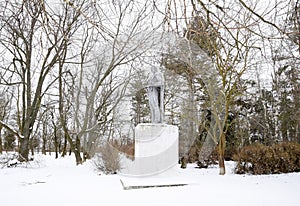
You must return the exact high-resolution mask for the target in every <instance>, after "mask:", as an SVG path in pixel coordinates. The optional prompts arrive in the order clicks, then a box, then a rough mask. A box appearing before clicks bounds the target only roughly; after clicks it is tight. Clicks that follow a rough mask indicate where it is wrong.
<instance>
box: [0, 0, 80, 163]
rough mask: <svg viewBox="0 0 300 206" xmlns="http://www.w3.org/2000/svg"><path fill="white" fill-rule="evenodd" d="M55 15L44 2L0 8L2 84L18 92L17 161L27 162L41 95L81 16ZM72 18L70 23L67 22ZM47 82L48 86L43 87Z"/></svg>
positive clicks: (45, 89) (15, 2)
mask: <svg viewBox="0 0 300 206" xmlns="http://www.w3.org/2000/svg"><path fill="white" fill-rule="evenodd" d="M64 8H65V10H64V12H62V14H59V13H55V12H56V11H53V10H52V9H51V6H50V5H48V4H46V3H45V2H44V1H39V0H38V1H22V2H18V1H9V2H5V4H2V5H1V23H2V25H1V26H2V29H1V38H0V43H1V46H2V48H3V53H5V54H7V56H8V60H7V62H8V64H7V65H6V66H4V67H3V68H2V69H3V71H4V72H3V73H4V74H3V75H2V76H1V80H2V82H3V83H4V84H6V85H17V86H18V87H19V91H20V96H21V98H20V103H19V104H18V105H17V106H18V107H19V106H20V108H19V109H18V111H20V114H19V116H18V122H20V124H19V132H18V133H19V141H20V149H19V156H20V157H19V159H20V160H21V161H27V160H28V154H29V142H30V136H31V134H32V130H33V128H34V124H35V121H36V118H37V115H38V111H39V108H40V105H41V100H42V98H43V96H44V94H45V93H46V92H47V91H48V90H49V89H50V88H51V85H52V84H53V83H54V81H52V82H50V83H48V82H47V81H48V79H47V78H48V77H49V74H50V73H51V72H55V67H56V64H57V62H58V60H59V59H60V58H61V56H62V55H63V54H64V53H65V51H66V49H67V46H68V44H69V39H70V37H71V36H72V32H73V30H72V29H73V28H74V26H75V25H76V23H77V20H78V17H79V16H80V13H78V12H76V11H75V12H74V11H73V10H72V11H73V15H72V14H71V13H68V12H67V11H68V7H67V6H64ZM70 18H72V19H70ZM46 82H47V85H45V83H46Z"/></svg>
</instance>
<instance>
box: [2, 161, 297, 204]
mask: <svg viewBox="0 0 300 206" xmlns="http://www.w3.org/2000/svg"><path fill="white" fill-rule="evenodd" d="M35 159H36V160H35V161H34V162H31V163H29V164H27V165H24V166H22V167H21V166H18V167H15V168H2V169H0V183H1V186H0V204H1V206H6V205H13V206H14V205H23V206H27V205H28V206H39V205H43V206H48V205H49V206H50V205H51V206H54V205H73V206H77V205H78V206H79V205H80V206H82V205H89V206H93V205H122V206H127V205H130V206H134V205H143V206H144V205H149V206H150V205H151V206H154V205H155V206H156V205H164V206H165V205H173V206H174V205H210V206H211V205H243V206H247V205H249V206H250V205H251V206H253V205H255V206H267V205H270V206H276V205H278V206H279V205H280V206H281V205H289V206H296V205H299V202H298V201H297V199H299V198H298V196H299V188H300V173H290V174H280V175H261V176H255V175H236V174H233V168H234V163H233V162H226V166H227V174H226V175H224V176H220V175H218V172H219V170H218V167H211V168H208V169H196V168H195V165H192V164H191V165H188V168H187V169H185V170H183V169H180V168H179V166H177V167H176V168H173V169H172V170H170V171H168V172H167V173H165V174H161V175H159V176H155V177H147V178H146V177H143V178H140V179H139V182H140V183H143V182H148V183H150V184H151V183H153V184H155V183H156V182H157V181H158V182H160V181H161V182H162V183H163V182H168V181H170V182H172V179H173V180H177V181H178V180H182V181H185V182H188V185H186V186H178V187H153V188H146V189H132V190H124V189H123V186H122V184H121V181H120V180H121V179H123V180H125V181H127V182H128V181H131V180H132V182H134V181H137V179H131V180H130V178H129V177H124V176H121V175H99V173H98V172H97V171H95V169H94V166H93V163H92V161H88V162H86V163H84V164H83V165H79V166H76V165H75V158H74V157H73V156H71V157H70V156H68V157H65V158H59V159H57V160H55V159H54V155H52V156H49V155H48V156H44V155H37V156H36V158H35Z"/></svg>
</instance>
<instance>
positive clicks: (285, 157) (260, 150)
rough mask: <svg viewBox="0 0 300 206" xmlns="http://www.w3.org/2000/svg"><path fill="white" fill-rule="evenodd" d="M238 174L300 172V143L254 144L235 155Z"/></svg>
mask: <svg viewBox="0 0 300 206" xmlns="http://www.w3.org/2000/svg"><path fill="white" fill-rule="evenodd" d="M234 160H235V161H237V166H236V168H235V172H236V173H237V174H245V173H250V174H279V173H288V172H300V144H298V143H287V142H285V143H279V144H273V145H271V146H265V145H262V144H253V145H249V146H246V147H244V148H242V149H241V151H240V152H239V153H238V154H237V155H235V157H234Z"/></svg>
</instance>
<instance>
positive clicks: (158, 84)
mask: <svg viewBox="0 0 300 206" xmlns="http://www.w3.org/2000/svg"><path fill="white" fill-rule="evenodd" d="M151 70H152V73H151V74H150V75H149V79H148V85H147V87H146V90H147V95H148V99H149V106H150V112H151V123H142V124H138V125H137V126H136V128H135V154H134V161H133V162H127V163H126V164H125V165H124V166H123V168H122V170H121V173H122V174H125V175H130V176H150V175H155V174H159V173H162V172H165V171H167V170H168V169H170V168H172V167H174V166H175V165H176V164H177V163H178V127H177V126H174V125H167V124H163V114H164V109H163V108H164V103H163V102H164V101H163V99H164V86H163V85H164V80H163V75H162V73H161V72H159V70H158V69H157V68H155V67H153V68H151Z"/></svg>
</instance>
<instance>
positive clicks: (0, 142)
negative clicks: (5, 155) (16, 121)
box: [0, 129, 3, 154]
mask: <svg viewBox="0 0 300 206" xmlns="http://www.w3.org/2000/svg"><path fill="white" fill-rule="evenodd" d="M2 151H3V148H2V137H1V129H0V154H2Z"/></svg>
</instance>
